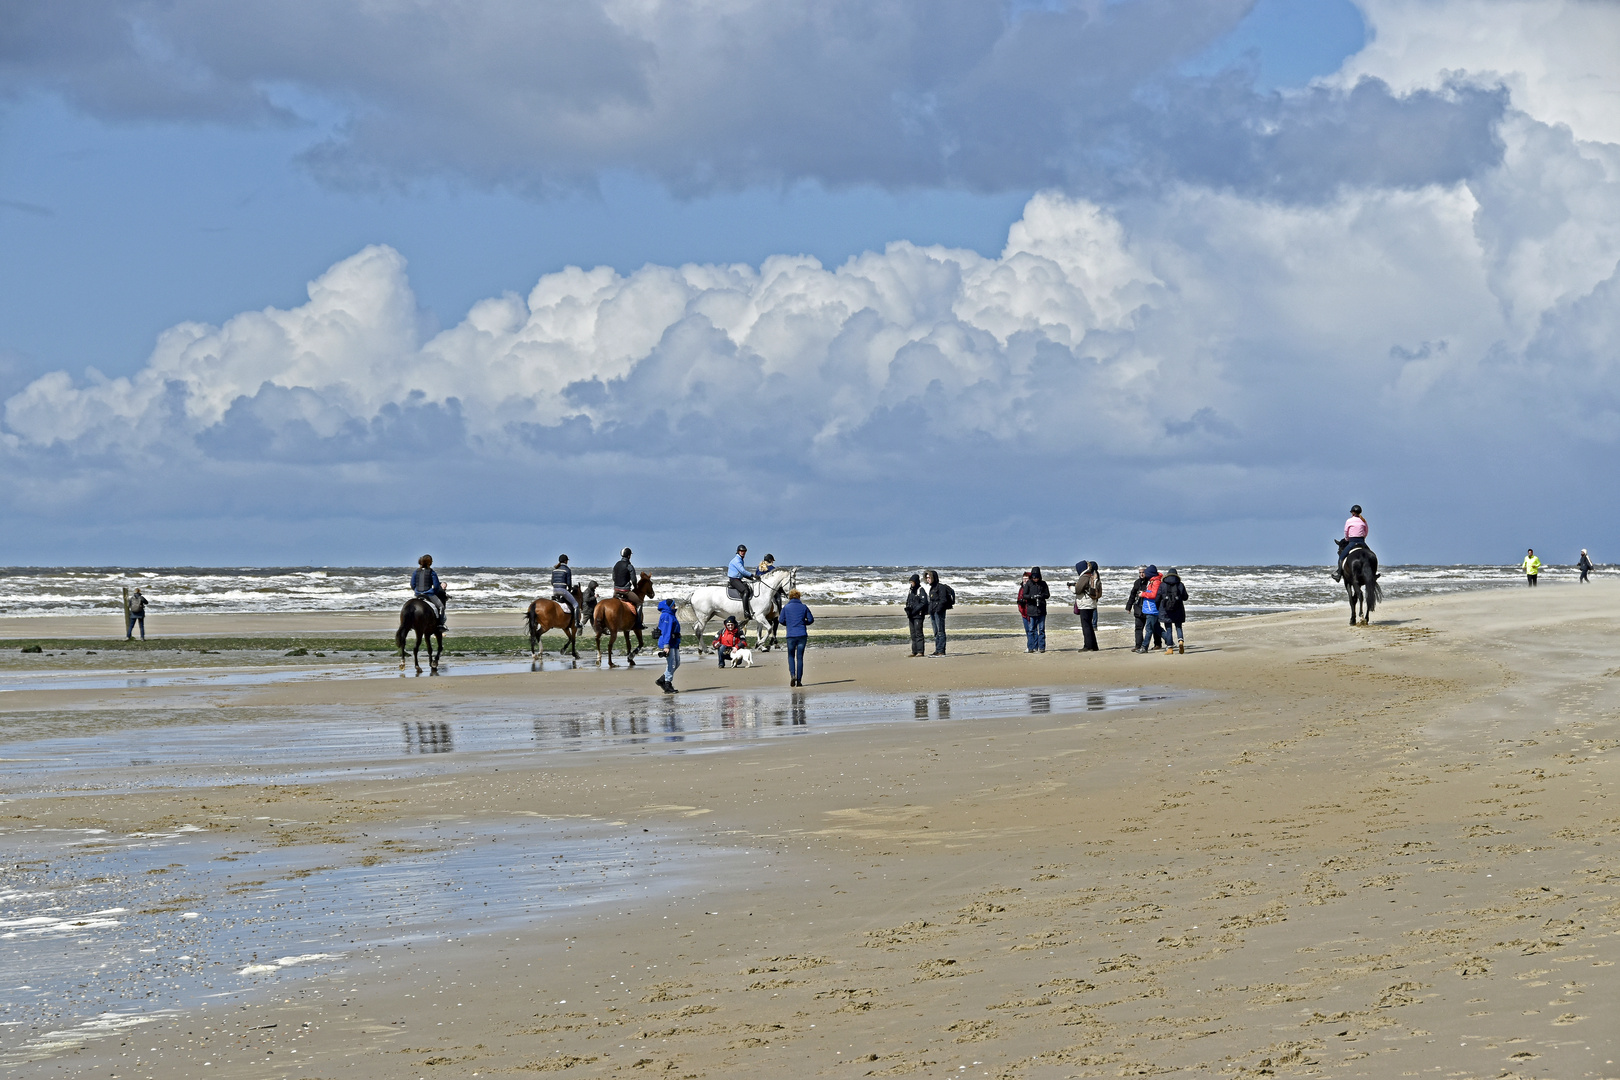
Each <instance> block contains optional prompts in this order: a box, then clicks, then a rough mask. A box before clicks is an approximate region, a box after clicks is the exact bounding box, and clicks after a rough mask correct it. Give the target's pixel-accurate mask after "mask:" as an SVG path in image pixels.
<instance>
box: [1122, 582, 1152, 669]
mask: <svg viewBox="0 0 1620 1080" xmlns="http://www.w3.org/2000/svg"><path fill="white" fill-rule="evenodd" d="M1147 580H1148V578H1147V567H1145V566H1138V567H1137V568H1136V580H1135V581H1133V582H1132V583H1131V594H1130V595H1129V596H1127V597H1126V598H1125V610H1126V611H1128V612H1130V613H1131V616H1132V617H1133V618H1134V619H1135V620H1136V644H1135V645H1134V646H1132V648H1131V651H1132V652H1141V651H1142V631H1143V630H1144V629H1146V627H1147V616H1146V615H1144V614H1142V588H1143V587H1144V586H1145V585H1147Z"/></svg>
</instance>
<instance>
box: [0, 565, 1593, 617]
mask: <svg viewBox="0 0 1620 1080" xmlns="http://www.w3.org/2000/svg"><path fill="white" fill-rule="evenodd" d="M413 569H414V567H397V566H387V567H380V566H290V567H258V566H238V567H218V566H212V567H199V566H173V567H149V568H144V569H131V568H123V567H89V566H80V567H5V568H0V615H4V616H47V615H92V614H107V613H113V612H118V611H120V610H121V608H122V606H123V590H124V588H125V587H128V588H130V589H131V590H132V591H133V590H134V589H135V588H137V587H138V588H140V589H141V591H142V592H143V593H144V595H145V596H146V597H147V600H148V602H149V603H150V604H151V609H152V613H153V614H156V613H158V612H199V613H202V612H207V613H237V612H266V611H394V610H397V609H398V607H399V605H400V603H401V601H402V600H403V599H404V598H405V597H406V596H407V595H408V589H407V582H408V581H409V579H410V573H411V570H413ZM435 569H437V570H438V571H439V576H440V577H441V578H442V579H443V580H444V582H445V587H446V588H447V589H448V590H449V591H450V593H451V597H452V601H453V603H454V604H455V606H456V608H457V609H458V610H461V611H512V610H521V609H522V608H523V607H524V606H526V605H527V604H528V603H529V601H530V600H533V599H534V598H535V597H537V596H544V595H549V593H550V584H549V583H550V580H551V569H550V567H534V566H459V567H458V566H447V567H436V568H435ZM640 569H642V570H645V571H647V572H648V573H650V574H651V575H652V577H653V579H654V581H656V582H657V583H658V585H659V595H661V596H674V597H677V598H679V597H684V596H685V595H687V594H688V593H690V592H691V591H692V590H693V589H695V588H698V587H699V586H704V585H716V584H723V583H724V580H725V575H724V572H723V571H722V570H721V569H719V568H718V567H696V566H644V567H641V568H640ZM921 569H922V568H921V567H909V566H801V567H799V568H798V571H799V576H798V584H799V588H800V590H801V591H802V592H803V594H804V598H805V600H806V601H807V602H809V603H811V604H820V605H831V606H856V605H868V606H881V605H892V606H895V607H898V606H900V605H901V604H903V603H904V600H905V595H906V588H907V579H908V578H909V577H910V576H911V574H912V573H914V572H918V571H920V570H921ZM934 569H937V570H938V571H939V575H940V579H941V580H942V581H945V582H948V583H949V584H950V585H951V586H952V587H953V588H954V589H955V590H956V598H957V604H958V611H959V612H960V609H961V607H962V606H963V605H973V604H1010V603H1012V602H1013V595H1014V593H1015V592H1016V590H1017V587H1018V582H1019V578H1020V576H1021V574H1022V573H1023V571H1024V570H1025V569H1027V567H1012V566H940V567H935V568H934ZM1601 569H1602V570H1605V571H1608V570H1610V569H1611V568H1608V567H1604V568H1601ZM1177 570H1178V571H1179V572H1180V574H1181V578H1182V580H1183V581H1184V582H1185V583H1186V586H1187V592H1188V594H1189V597H1190V599H1189V601H1188V603H1187V614H1188V617H1189V618H1191V619H1197V618H1229V617H1233V616H1240V615H1254V614H1264V613H1270V612H1281V611H1298V610H1304V609H1310V608H1320V607H1329V606H1333V605H1336V604H1343V603H1344V602H1345V594H1344V589H1343V587H1342V586H1340V585H1339V584H1337V583H1336V582H1334V581H1333V579H1332V577H1331V571H1330V570H1329V569H1328V568H1325V567H1322V566H1182V567H1177ZM1043 573H1045V575H1046V579H1047V581H1048V582H1050V583H1051V585H1052V594H1053V597H1054V599H1057V600H1061V598H1063V597H1065V596H1067V595H1068V593H1067V590H1066V583H1067V582H1069V581H1072V580H1073V578H1074V573H1073V568H1072V567H1061V568H1060V567H1051V568H1044V569H1043ZM1382 575H1383V576H1382V579H1381V580H1382V583H1383V586H1384V595H1385V598H1386V599H1394V600H1399V599H1402V598H1408V597H1417V596H1434V595H1441V594H1446V593H1456V592H1469V591H1472V590H1476V589H1495V588H1501V587H1504V586H1508V585H1515V584H1521V585H1522V584H1523V581H1524V578H1523V576H1522V575H1521V574H1520V572H1519V569H1518V568H1517V567H1504V566H1385V567H1383V568H1382ZM1102 576H1103V604H1104V605H1105V606H1106V605H1109V604H1121V603H1123V602H1124V599H1125V596H1126V594H1127V593H1128V592H1129V590H1130V586H1131V582H1132V581H1134V580H1135V577H1136V568H1135V567H1134V566H1131V567H1103V568H1102ZM1542 576H1543V577H1544V578H1546V579H1548V580H1549V582H1553V581H1560V580H1573V579H1574V578H1575V577H1576V576H1577V575H1576V572H1575V570H1574V569H1573V568H1570V567H1548V568H1547V569H1545V570H1544V571H1543V572H1542ZM590 579H595V580H597V581H601V582H608V581H611V580H612V572H611V570H610V569H609V568H607V567H583V566H582V567H575V569H574V580H575V581H576V582H584V581H586V580H590Z"/></svg>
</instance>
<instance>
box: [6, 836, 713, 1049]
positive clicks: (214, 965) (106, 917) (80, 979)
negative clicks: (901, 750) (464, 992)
mask: <svg viewBox="0 0 1620 1080" xmlns="http://www.w3.org/2000/svg"><path fill="white" fill-rule="evenodd" d="M289 824H296V823H289ZM369 843H370V845H371V846H370V848H369V851H370V852H373V853H378V854H376V855H373V856H371V858H378V857H380V858H382V859H383V861H381V862H378V863H376V864H375V865H370V866H367V865H364V863H365V862H367V861H370V858H361V860H360V863H358V864H351V865H345V866H330V867H318V868H314V869H311V868H310V867H309V864H310V862H311V861H312V860H311V854H310V849H309V848H308V847H307V846H301V847H300V848H291V849H289V848H278V847H274V846H272V847H268V848H264V849H261V850H247V849H250V848H253V847H254V845H252V844H244V843H240V842H235V843H233V842H232V841H231V840H229V839H227V838H226V837H223V836H214V835H210V834H208V833H205V832H203V831H202V830H199V829H197V828H195V827H194V826H186V827H182V828H180V829H176V830H174V831H172V832H167V833H163V834H159V835H150V834H145V835H143V834H136V835H132V836H112V835H109V834H107V833H104V832H101V831H99V830H73V831H65V830H54V829H52V830H46V829H34V830H25V831H11V832H6V833H0V844H3V845H4V847H5V849H6V852H7V860H8V862H10V863H11V864H12V865H11V867H9V868H8V872H7V875H6V879H5V884H4V886H3V887H0V972H4V974H0V1066H4V1065H15V1064H18V1063H21V1062H24V1061H30V1060H38V1059H40V1058H43V1057H48V1056H51V1055H53V1054H55V1053H58V1052H60V1051H63V1050H69V1049H73V1048H76V1047H79V1046H83V1045H86V1044H88V1043H90V1042H93V1041H95V1040H97V1039H101V1038H106V1037H108V1036H111V1035H116V1034H120V1033H122V1032H124V1031H127V1030H128V1029H129V1028H130V1027H133V1026H137V1025H139V1024H143V1023H149V1022H151V1021H152V1020H153V1019H155V1018H157V1017H159V1016H162V1015H165V1014H171V1013H174V1012H178V1011H184V1010H187V1009H193V1008H198V1007H207V1006H208V1005H210V1004H213V1005H215V1006H218V1005H220V1004H223V1003H224V1002H227V1001H233V1000H239V999H240V998H241V996H242V995H243V994H250V993H254V992H255V991H259V990H263V989H265V988H267V987H273V986H274V985H275V984H276V983H278V982H280V981H284V980H286V979H288V978H295V977H297V976H299V975H301V974H308V973H323V974H333V973H338V974H341V973H342V972H343V971H345V970H353V969H354V968H355V966H356V965H358V964H360V963H362V962H364V963H366V964H367V965H368V966H369V965H374V964H375V963H377V962H380V961H381V960H382V959H383V958H385V957H386V955H387V954H386V953H383V954H382V955H381V956H379V955H378V953H379V951H380V950H384V949H386V948H390V947H403V948H409V947H410V946H411V945H412V944H413V943H428V942H443V941H452V940H454V939H455V938H456V937H459V936H462V935H465V934H469V933H474V932H477V933H489V932H493V931H502V930H507V931H512V932H515V933H521V932H522V929H523V927H525V926H528V925H530V924H532V922H533V921H534V920H535V919H539V918H545V917H549V916H555V915H558V914H560V913H563V912H579V911H581V910H583V909H587V908H590V907H600V906H602V905H610V904H614V903H620V902H625V901H630V900H636V901H641V900H644V899H645V898H646V897H647V896H649V895H652V894H662V893H666V892H669V891H671V890H673V889H674V888H676V887H677V886H678V885H680V884H681V883H682V882H689V881H691V880H694V879H695V875H696V873H697V872H698V871H697V867H695V866H694V865H693V861H694V857H697V859H698V861H699V862H703V861H705V858H704V857H706V858H707V859H713V858H718V857H721V856H722V855H723V854H725V852H724V851H723V850H722V849H715V848H700V847H698V846H697V845H694V844H690V843H684V842H682V843H677V842H676V841H673V840H671V839H670V838H669V837H667V836H660V837H657V838H654V837H650V836H645V835H641V834H639V833H638V834H637V836H636V837H627V836H625V835H624V833H623V829H622V827H620V828H618V829H611V828H608V827H602V826H595V827H584V826H579V825H570V826H560V825H557V824H553V823H548V822H543V821H533V822H521V823H504V824H499V825H496V826H493V827H492V826H490V825H489V824H488V823H479V824H477V825H476V826H475V825H474V824H472V823H470V822H448V823H441V824H439V825H436V826H427V827H423V828H419V829H409V830H407V829H395V830H390V831H388V832H387V833H384V832H382V831H379V830H374V831H372V832H371V833H370V836H369ZM357 854H358V853H357V852H355V851H353V850H339V849H336V848H334V850H333V853H332V859H333V861H334V862H338V861H345V860H348V861H351V862H352V860H353V859H355V857H356V855H357ZM709 869H712V867H710V868H709Z"/></svg>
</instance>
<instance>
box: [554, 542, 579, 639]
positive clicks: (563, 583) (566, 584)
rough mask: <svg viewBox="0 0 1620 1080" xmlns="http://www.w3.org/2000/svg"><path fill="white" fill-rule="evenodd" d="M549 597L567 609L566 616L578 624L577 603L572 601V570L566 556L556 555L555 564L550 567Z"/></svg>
mask: <svg viewBox="0 0 1620 1080" xmlns="http://www.w3.org/2000/svg"><path fill="white" fill-rule="evenodd" d="M551 598H552V599H553V600H555V601H556V602H557V603H559V604H561V605H562V606H563V607H565V608H567V609H568V617H569V619H570V620H571V621H572V622H573V624H574V625H575V626H578V625H579V605H578V604H575V603H574V570H573V568H572V567H571V566H569V565H568V556H567V555H559V556H557V565H556V566H553V567H552V568H551Z"/></svg>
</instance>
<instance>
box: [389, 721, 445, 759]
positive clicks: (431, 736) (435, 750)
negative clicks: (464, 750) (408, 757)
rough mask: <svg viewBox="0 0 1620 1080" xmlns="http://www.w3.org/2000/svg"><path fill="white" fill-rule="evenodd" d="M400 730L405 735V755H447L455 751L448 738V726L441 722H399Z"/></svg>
mask: <svg viewBox="0 0 1620 1080" xmlns="http://www.w3.org/2000/svg"><path fill="white" fill-rule="evenodd" d="M399 727H400V730H401V731H402V732H403V733H404V735H405V752H406V753H407V754H447V753H449V752H450V751H451V750H454V749H455V742H454V740H453V739H452V738H451V736H450V725H449V724H446V723H445V722H444V721H442V720H430V721H418V722H417V723H414V724H413V723H411V722H409V721H405V720H402V721H400V725H399Z"/></svg>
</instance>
